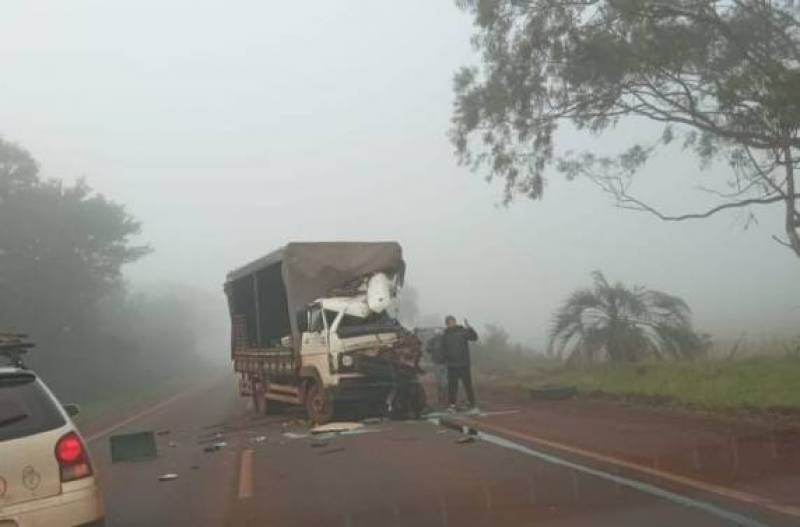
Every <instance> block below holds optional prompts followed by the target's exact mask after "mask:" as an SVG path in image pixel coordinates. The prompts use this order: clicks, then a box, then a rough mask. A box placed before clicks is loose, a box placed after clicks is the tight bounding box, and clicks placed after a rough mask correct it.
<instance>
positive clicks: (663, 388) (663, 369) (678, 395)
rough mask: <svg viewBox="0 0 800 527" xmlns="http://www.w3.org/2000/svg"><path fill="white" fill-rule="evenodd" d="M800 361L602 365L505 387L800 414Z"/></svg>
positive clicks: (511, 381) (522, 374)
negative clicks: (546, 388)
mask: <svg viewBox="0 0 800 527" xmlns="http://www.w3.org/2000/svg"><path fill="white" fill-rule="evenodd" d="M797 379H800V358H798V357H794V356H786V357H773V356H760V357H747V358H742V359H737V360H727V359H704V360H701V361H694V362H686V361H680V362H657V363H656V362H648V363H640V364H633V363H605V364H596V365H594V366H592V367H589V368H570V367H564V366H558V367H549V368H548V367H544V368H535V369H528V370H525V371H519V372H517V373H516V374H512V376H511V377H506V378H505V379H504V380H503V381H502V383H503V384H505V385H507V386H516V387H525V388H528V387H537V386H545V385H569V386H575V387H576V388H577V389H578V392H579V394H581V395H587V396H613V397H621V398H629V399H633V400H635V401H639V402H645V403H656V404H677V405H681V406H688V407H691V408H697V409H703V410H725V411H729V410H733V411H758V412H770V411H778V412H781V411H793V412H794V411H800V385H798V382H797Z"/></svg>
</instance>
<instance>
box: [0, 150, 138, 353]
mask: <svg viewBox="0 0 800 527" xmlns="http://www.w3.org/2000/svg"><path fill="white" fill-rule="evenodd" d="M139 231H140V224H139V223H138V222H137V221H136V220H135V219H133V218H132V217H131V216H130V215H129V214H128V213H127V212H126V210H125V208H124V207H123V206H122V205H120V204H118V203H115V202H113V201H110V200H108V199H106V198H105V197H103V196H102V195H100V194H97V193H95V192H93V191H92V189H91V188H90V187H89V186H88V185H87V184H86V183H85V182H84V181H78V182H77V183H75V184H74V185H65V184H64V183H62V182H61V181H58V180H49V181H44V180H42V179H40V178H39V170H38V165H37V163H36V161H35V160H34V159H33V157H32V156H31V155H30V154H29V153H28V152H27V151H26V150H24V149H22V148H20V147H17V146H15V145H13V144H11V143H9V142H6V141H4V140H2V139H0V327H6V328H8V329H14V330H18V331H26V332H31V333H33V334H34V336H35V337H36V338H38V339H43V340H45V341H46V340H49V339H53V338H55V337H56V336H57V335H59V334H60V333H63V332H69V331H77V330H79V329H81V328H82V326H83V325H84V324H83V322H85V320H86V319H87V317H88V316H89V315H90V313H91V310H92V309H93V308H94V307H95V306H96V304H97V302H98V301H99V300H100V299H101V298H103V297H105V296H106V295H108V294H109V293H110V292H111V291H113V290H114V289H115V288H118V287H119V286H120V285H121V276H122V275H121V269H122V266H123V265H125V264H127V263H131V262H133V261H136V260H137V259H139V258H141V257H142V256H144V255H145V254H147V253H148V251H149V248H148V247H147V246H145V245H134V244H133V243H132V242H131V237H133V236H135V235H136V234H138V233H139Z"/></svg>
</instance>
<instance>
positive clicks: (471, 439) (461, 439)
mask: <svg viewBox="0 0 800 527" xmlns="http://www.w3.org/2000/svg"><path fill="white" fill-rule="evenodd" d="M474 442H475V436H464V437H459V438H458V439H456V443H458V444H460V445H465V444H467V443H474Z"/></svg>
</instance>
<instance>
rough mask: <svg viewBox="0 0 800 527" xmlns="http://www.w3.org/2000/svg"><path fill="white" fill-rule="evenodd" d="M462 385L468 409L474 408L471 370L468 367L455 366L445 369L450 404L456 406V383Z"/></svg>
mask: <svg viewBox="0 0 800 527" xmlns="http://www.w3.org/2000/svg"><path fill="white" fill-rule="evenodd" d="M459 380H460V381H461V383H462V384H463V385H464V391H465V392H467V400H468V401H469V406H470V408H472V407H474V406H475V392H474V391H472V369H471V368H470V367H469V366H456V367H450V368H447V389H448V396H449V399H450V404H453V405H454V404H456V400H457V399H458V381H459Z"/></svg>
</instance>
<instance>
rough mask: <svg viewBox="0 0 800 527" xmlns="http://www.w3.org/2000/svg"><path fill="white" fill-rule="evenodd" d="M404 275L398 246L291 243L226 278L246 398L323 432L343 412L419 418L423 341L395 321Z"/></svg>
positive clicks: (237, 368) (233, 354)
mask: <svg viewBox="0 0 800 527" xmlns="http://www.w3.org/2000/svg"><path fill="white" fill-rule="evenodd" d="M404 274H405V262H404V261H403V256H402V249H401V247H400V245H399V244H398V243H395V242H316V243H308V242H306V243H289V244H287V245H286V246H284V247H282V248H280V249H278V250H276V251H274V252H272V253H270V254H268V255H266V256H264V257H263V258H260V259H258V260H255V261H253V262H251V263H249V264H247V265H244V266H243V267H240V268H239V269H236V270H234V271H231V272H230V273H228V275H227V279H226V281H225V287H224V290H225V294H226V296H227V299H228V307H229V311H230V319H231V359H232V361H233V365H234V370H235V371H236V373H237V374H238V375H239V392H240V395H242V396H244V397H251V398H252V401H253V407H254V409H255V410H256V411H257V412H259V413H274V412H278V411H280V410H281V409H282V408H284V407H285V406H286V405H303V406H305V408H306V409H307V411H308V415H309V419H310V420H311V421H313V422H314V423H317V424H322V423H325V422H328V421H330V420H332V419H333V417H334V411H335V409H339V408H342V407H345V406H346V407H350V409H363V410H365V411H367V412H370V413H380V414H388V415H389V416H392V417H400V418H416V417H418V416H419V415H420V414H421V412H422V410H423V408H424V406H425V391H424V389H423V388H422V386H421V385H420V383H419V380H418V375H419V374H420V373H421V370H420V369H419V360H420V357H421V345H420V341H419V339H418V338H417V337H416V336H415V335H413V334H412V333H411V332H409V331H408V330H407V329H406V328H404V327H403V326H402V325H401V324H400V323H398V322H397V320H396V319H395V318H393V317H392V316H391V315H390V310H391V308H392V306H393V303H394V300H395V298H396V296H397V291H398V289H399V288H400V287H402V285H403V278H404Z"/></svg>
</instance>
